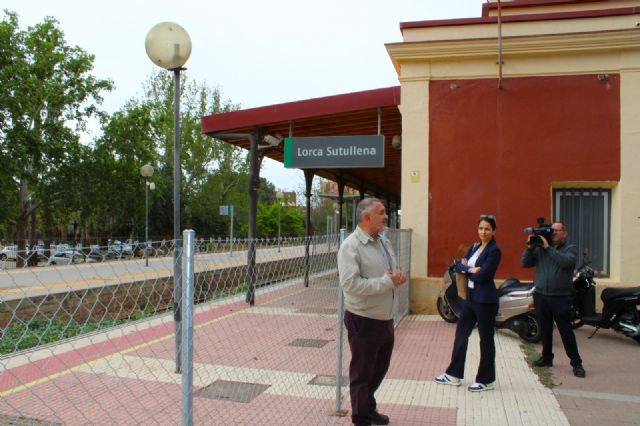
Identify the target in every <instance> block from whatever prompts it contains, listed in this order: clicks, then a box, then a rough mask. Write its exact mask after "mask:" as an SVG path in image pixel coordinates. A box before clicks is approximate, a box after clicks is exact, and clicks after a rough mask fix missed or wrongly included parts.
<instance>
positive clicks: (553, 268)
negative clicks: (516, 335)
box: [520, 222, 586, 377]
mask: <svg viewBox="0 0 640 426" xmlns="http://www.w3.org/2000/svg"><path fill="white" fill-rule="evenodd" d="M551 228H552V229H553V236H552V237H551V241H547V239H546V238H544V237H542V239H541V243H536V244H533V242H532V239H531V238H532V235H529V239H528V240H527V248H526V249H525V250H524V252H523V253H522V258H521V259H520V263H521V265H522V266H524V267H525V268H531V267H534V266H535V267H536V276H535V278H534V283H535V293H534V295H533V301H534V303H535V305H536V316H537V317H538V320H539V321H540V333H541V334H542V355H541V356H540V358H539V359H538V360H536V361H534V362H533V365H535V366H537V367H545V366H546V367H551V366H552V365H553V321H554V320H555V322H556V325H557V326H558V331H559V332H560V338H561V339H562V344H563V345H564V350H565V352H566V353H567V356H568V357H569V359H570V360H571V366H572V367H573V374H574V375H575V376H576V377H584V376H585V375H586V373H585V371H584V368H583V367H582V358H580V354H579V353H578V345H577V343H576V336H575V334H574V333H573V329H572V328H571V314H570V311H571V294H572V291H573V288H572V285H573V270H574V269H575V267H576V260H577V258H578V249H577V248H576V246H575V244H567V237H568V236H569V233H568V232H567V230H566V229H565V227H564V225H563V224H562V223H560V222H555V223H554V224H552V225H551Z"/></svg>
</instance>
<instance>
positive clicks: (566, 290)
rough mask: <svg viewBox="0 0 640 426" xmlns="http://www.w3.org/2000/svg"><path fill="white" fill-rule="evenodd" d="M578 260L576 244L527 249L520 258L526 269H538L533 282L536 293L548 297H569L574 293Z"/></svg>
mask: <svg viewBox="0 0 640 426" xmlns="http://www.w3.org/2000/svg"><path fill="white" fill-rule="evenodd" d="M577 259H578V248H577V247H576V245H575V244H563V245H561V246H560V247H557V248H554V247H553V246H549V247H548V248H547V249H544V248H542V247H541V246H537V247H533V248H526V249H525V250H524V252H523V253H522V257H521V258H520V264H521V265H522V266H524V267H525V268H532V267H534V266H535V267H536V276H535V278H534V280H533V282H534V284H535V287H536V291H537V292H538V293H540V294H544V295H546V296H569V295H571V293H572V291H573V270H574V269H575V267H576V260H577Z"/></svg>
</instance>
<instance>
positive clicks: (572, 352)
mask: <svg viewBox="0 0 640 426" xmlns="http://www.w3.org/2000/svg"><path fill="white" fill-rule="evenodd" d="M533 302H534V303H535V305H536V316H537V317H538V321H540V333H541V334H542V358H544V359H545V360H547V361H551V360H553V344H552V342H553V320H554V319H555V321H556V325H557V326H558V331H559V332H560V337H561V338H562V344H563V345H564V350H565V352H566V353H567V356H568V357H569V359H570V360H571V365H572V366H573V367H575V366H576V365H582V359H581V358H580V354H579V353H578V345H577V343H576V336H575V334H573V329H572V328H571V311H570V306H571V297H570V296H546V295H544V294H540V293H537V292H536V293H534V294H533Z"/></svg>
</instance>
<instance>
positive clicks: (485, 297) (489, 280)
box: [465, 239, 502, 303]
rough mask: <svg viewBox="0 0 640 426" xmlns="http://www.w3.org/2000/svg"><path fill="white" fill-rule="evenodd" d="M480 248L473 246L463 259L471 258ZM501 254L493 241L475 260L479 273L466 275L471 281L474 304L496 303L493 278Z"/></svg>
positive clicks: (476, 245)
mask: <svg viewBox="0 0 640 426" xmlns="http://www.w3.org/2000/svg"><path fill="white" fill-rule="evenodd" d="M479 248H480V244H474V245H473V246H472V247H471V248H470V249H469V251H468V252H467V254H466V256H465V258H466V259H467V260H468V259H470V258H471V256H473V253H475V252H476V250H478V249H479ZM501 257H502V252H501V251H500V247H498V244H496V240H495V239H493V240H491V242H490V243H489V244H487V247H486V248H485V249H484V250H483V252H482V253H481V254H480V257H478V260H476V265H475V266H478V267H480V271H478V272H477V273H475V274H470V273H467V277H468V278H469V279H470V280H471V281H473V287H474V288H473V290H471V289H469V290H471V291H472V292H473V293H472V296H471V298H472V299H473V301H474V302H477V303H498V291H497V290H496V283H495V282H494V281H493V278H494V277H495V275H496V270H497V269H498V265H500V258H501Z"/></svg>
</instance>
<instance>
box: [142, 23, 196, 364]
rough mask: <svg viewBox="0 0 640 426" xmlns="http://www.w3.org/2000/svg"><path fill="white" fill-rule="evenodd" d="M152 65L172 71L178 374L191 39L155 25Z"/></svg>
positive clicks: (149, 45) (150, 37) (173, 27)
mask: <svg viewBox="0 0 640 426" xmlns="http://www.w3.org/2000/svg"><path fill="white" fill-rule="evenodd" d="M144 47H145V50H146V51H147V56H149V59H151V62H153V63H154V64H156V65H158V66H159V67H162V68H164V69H167V70H169V71H173V76H174V82H173V239H174V245H173V284H174V285H173V301H174V308H175V311H174V320H175V331H176V341H175V347H176V373H180V372H181V358H182V357H181V345H180V341H181V339H182V332H181V330H182V324H181V315H180V298H181V294H182V285H181V273H182V271H181V269H182V265H181V263H182V260H181V253H180V252H181V245H182V244H181V241H180V175H181V171H180V71H182V70H183V69H184V68H182V66H183V65H184V64H185V63H186V62H187V59H189V56H190V55H191V38H190V37H189V34H188V33H187V32H186V31H185V29H184V28H182V27H181V26H180V25H178V24H175V23H173V22H161V23H159V24H157V25H155V26H154V27H153V28H151V30H149V33H148V34H147V38H146V39H145V42H144Z"/></svg>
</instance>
